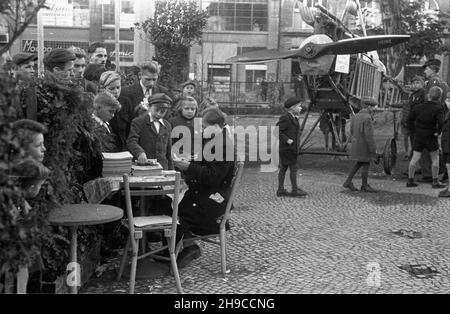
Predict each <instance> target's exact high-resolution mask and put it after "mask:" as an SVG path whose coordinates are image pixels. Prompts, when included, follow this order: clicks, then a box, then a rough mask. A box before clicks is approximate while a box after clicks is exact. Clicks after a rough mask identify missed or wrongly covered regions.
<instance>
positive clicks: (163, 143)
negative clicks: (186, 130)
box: [127, 114, 173, 170]
mask: <svg viewBox="0 0 450 314" xmlns="http://www.w3.org/2000/svg"><path fill="white" fill-rule="evenodd" d="M163 122H164V125H160V128H159V133H158V132H157V131H156V128H155V125H154V123H152V122H150V116H149V115H148V114H143V115H141V116H139V117H137V118H135V119H134V120H133V121H132V122H131V128H130V135H129V136H128V139H127V147H128V150H129V151H130V153H131V154H132V155H133V156H134V157H135V158H136V159H137V158H138V157H139V155H140V154H141V153H143V152H145V154H146V155H147V158H149V159H157V160H158V162H159V163H160V164H161V166H162V167H163V169H165V170H172V169H173V160H172V155H171V150H172V141H171V139H170V134H171V132H172V127H171V126H170V123H169V121H167V120H163Z"/></svg>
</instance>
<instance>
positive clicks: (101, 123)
mask: <svg viewBox="0 0 450 314" xmlns="http://www.w3.org/2000/svg"><path fill="white" fill-rule="evenodd" d="M92 118H94V120H95V121H97V122H98V123H99V124H100V125H108V124H107V123H106V122H105V121H103V120H102V119H100V118H99V117H98V116H97V115H96V114H95V113H93V114H92Z"/></svg>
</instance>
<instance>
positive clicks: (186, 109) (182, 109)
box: [169, 96, 200, 159]
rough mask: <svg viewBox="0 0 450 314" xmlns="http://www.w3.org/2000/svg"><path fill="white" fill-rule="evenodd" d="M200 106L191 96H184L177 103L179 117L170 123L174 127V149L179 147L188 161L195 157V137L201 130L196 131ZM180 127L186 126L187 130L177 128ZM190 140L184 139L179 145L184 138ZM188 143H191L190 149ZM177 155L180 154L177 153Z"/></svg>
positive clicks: (172, 119) (170, 120) (171, 119)
mask: <svg viewBox="0 0 450 314" xmlns="http://www.w3.org/2000/svg"><path fill="white" fill-rule="evenodd" d="M197 111H198V104H197V101H196V100H195V99H194V98H193V97H191V96H182V97H181V98H180V99H178V101H177V112H178V114H177V116H175V117H172V118H170V119H169V123H170V125H171V126H172V136H171V137H172V147H173V146H174V145H176V147H174V148H177V147H178V146H179V145H180V146H179V149H178V150H179V153H180V154H183V155H185V157H187V158H188V159H192V157H193V156H194V155H195V153H194V137H195V134H197V133H196V132H199V131H200V130H194V118H195V117H196V116H197ZM180 126H184V127H185V129H182V128H177V127H180ZM175 128H177V129H175ZM188 135H189V139H184V140H183V142H181V143H178V144H177V142H179V141H180V140H182V139H183V138H184V136H188ZM188 142H189V143H190V147H188V146H187V145H188ZM175 153H178V152H177V151H175Z"/></svg>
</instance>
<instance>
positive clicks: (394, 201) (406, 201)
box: [341, 190, 439, 206]
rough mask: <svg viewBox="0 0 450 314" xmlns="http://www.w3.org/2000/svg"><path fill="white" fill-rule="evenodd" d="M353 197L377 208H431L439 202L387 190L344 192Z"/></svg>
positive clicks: (433, 197)
mask: <svg viewBox="0 0 450 314" xmlns="http://www.w3.org/2000/svg"><path fill="white" fill-rule="evenodd" d="M341 193H345V194H347V195H348V196H351V197H357V198H363V199H365V200H367V201H368V202H370V203H372V204H374V205H377V206H392V205H424V206H431V205H435V204H437V203H438V202H439V198H438V197H437V196H430V195H426V194H419V193H414V192H411V193H405V192H392V191H386V190H377V193H365V192H351V191H342V192H341Z"/></svg>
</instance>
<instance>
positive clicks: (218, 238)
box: [183, 161, 244, 277]
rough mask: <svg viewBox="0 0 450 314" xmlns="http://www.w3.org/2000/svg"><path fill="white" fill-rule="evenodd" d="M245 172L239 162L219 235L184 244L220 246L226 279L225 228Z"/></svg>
mask: <svg viewBox="0 0 450 314" xmlns="http://www.w3.org/2000/svg"><path fill="white" fill-rule="evenodd" d="M243 172H244V162H243V161H239V162H237V163H236V166H235V169H234V175H233V180H232V182H231V193H230V198H229V199H228V202H227V206H226V208H225V213H224V215H223V216H222V217H221V221H220V227H219V233H217V234H209V235H194V237H191V238H189V239H185V240H184V241H183V242H184V244H186V245H184V244H183V245H184V246H188V245H190V244H192V243H193V242H194V241H196V240H202V241H205V242H209V243H214V244H217V245H220V260H221V265H222V274H223V276H224V277H225V275H226V273H227V235H226V229H225V226H226V223H227V221H228V220H229V219H230V211H231V207H232V206H233V201H234V198H235V196H236V193H237V191H238V188H239V184H240V181H241V178H242V174H243Z"/></svg>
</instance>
